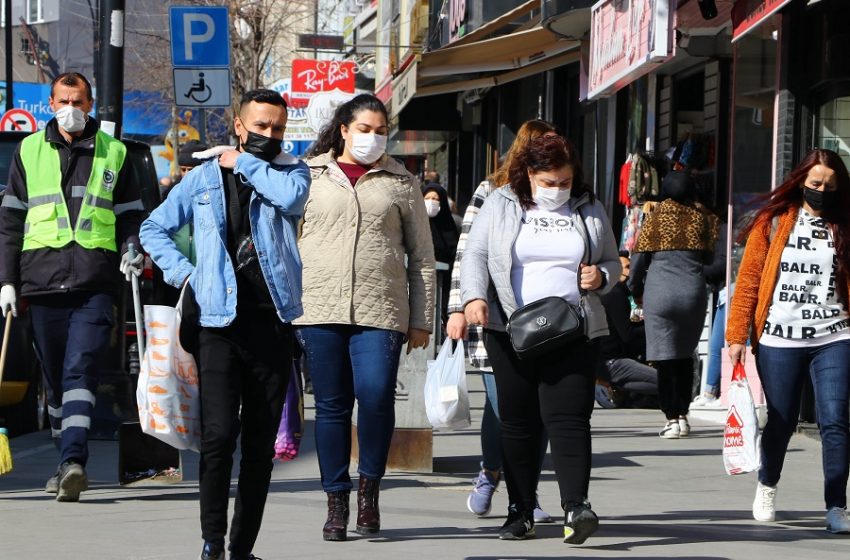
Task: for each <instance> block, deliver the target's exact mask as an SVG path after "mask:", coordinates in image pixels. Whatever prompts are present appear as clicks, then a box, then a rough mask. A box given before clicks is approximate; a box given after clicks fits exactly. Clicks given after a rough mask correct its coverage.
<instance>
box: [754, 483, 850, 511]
mask: <svg viewBox="0 0 850 560" xmlns="http://www.w3.org/2000/svg"><path fill="white" fill-rule="evenodd" d="M845 515H846V514H845ZM828 518H829V516H827V519H828ZM753 519H755V520H756V521H775V520H776V486H765V485H764V484H762V483H761V482H759V483H758V486H756V499H755V500H753ZM845 519H846V517H845Z"/></svg>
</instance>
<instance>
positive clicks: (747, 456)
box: [723, 362, 761, 474]
mask: <svg viewBox="0 0 850 560" xmlns="http://www.w3.org/2000/svg"><path fill="white" fill-rule="evenodd" d="M726 398H727V400H728V402H729V409H728V412H727V413H726V429H725V430H724V433H723V465H724V466H725V467H726V473H727V474H743V473H748V472H751V471H754V470H756V469H758V468H759V466H760V460H761V457H760V452H759V434H758V431H759V423H758V417H757V416H756V407H755V404H754V403H753V394H752V393H751V392H750V385H749V383H747V374H746V372H745V371H744V364H742V363H740V362H738V363H736V364H735V368H734V370H733V372H732V382H731V384H730V385H729V392H728V394H727V397H726Z"/></svg>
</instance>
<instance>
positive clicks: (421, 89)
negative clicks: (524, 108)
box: [416, 43, 580, 97]
mask: <svg viewBox="0 0 850 560" xmlns="http://www.w3.org/2000/svg"><path fill="white" fill-rule="evenodd" d="M579 58H580V52H579V46H578V43H576V44H575V46H574V47H573V48H572V50H570V51H569V52H566V53H562V54H560V55H558V56H553V57H550V58H547V59H545V60H543V61H541V62H538V63H536V64H529V65H528V66H524V67H522V68H519V69H517V70H512V71H510V72H503V73H501V74H496V75H494V76H487V77H484V78H479V77H470V78H469V79H466V80H458V81H454V82H448V83H441V84H433V85H420V86H418V87H417V89H416V97H426V96H429V95H440V94H442V93H452V92H458V91H467V90H473V89H481V88H490V87H494V86H498V85H502V84H507V83H509V82H514V81H516V80H521V79H523V78H527V77H528V76H533V75H534V74H539V73H540V72H546V71H547V70H554V69H555V68H559V67H561V66H565V65H567V64H572V63H573V62H578V60H579Z"/></svg>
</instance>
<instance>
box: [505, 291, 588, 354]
mask: <svg viewBox="0 0 850 560" xmlns="http://www.w3.org/2000/svg"><path fill="white" fill-rule="evenodd" d="M507 330H508V336H509V337H510V339H511V346H513V349H514V352H516V354H517V356H518V357H519V358H520V359H521V360H529V359H532V358H537V357H539V356H542V355H544V354H548V353H550V352H553V351H555V350H559V349H561V348H565V347H567V346H569V345H571V344H574V343H576V342H582V341H584V340H586V339H587V334H586V331H585V327H584V312H583V310H582V308H581V306H579V305H573V304H572V303H570V302H568V301H567V300H565V299H564V298H561V297H558V296H552V297H547V298H543V299H539V300H537V301H534V302H531V303H529V304H528V305H523V306H522V307H520V308H519V309H517V310H516V311H514V312H513V314H512V315H511V318H510V319H508V325H507Z"/></svg>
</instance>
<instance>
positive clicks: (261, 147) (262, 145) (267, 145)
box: [242, 131, 283, 161]
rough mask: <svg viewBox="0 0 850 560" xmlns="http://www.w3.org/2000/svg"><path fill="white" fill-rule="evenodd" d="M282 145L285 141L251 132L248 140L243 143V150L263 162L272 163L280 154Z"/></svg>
mask: <svg viewBox="0 0 850 560" xmlns="http://www.w3.org/2000/svg"><path fill="white" fill-rule="evenodd" d="M282 143H283V140H278V139H277V138H271V137H269V136H263V135H262V134H257V133H256V132H250V131H249V132H248V138H246V139H245V141H244V142H242V150H243V151H245V153H248V154H251V155H252V156H255V157H258V158H260V159H261V160H263V161H271V160H273V159H274V158H276V157H277V156H278V154H280V146H281V144H282Z"/></svg>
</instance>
